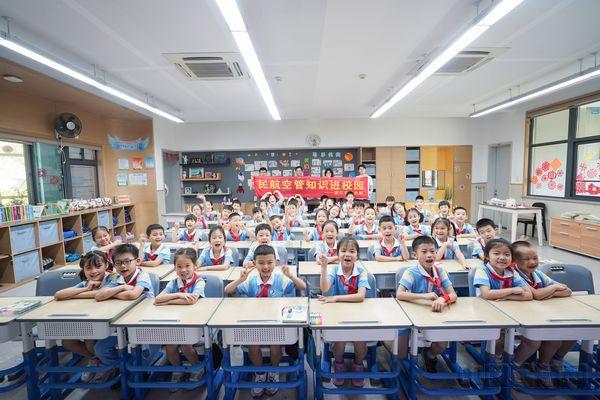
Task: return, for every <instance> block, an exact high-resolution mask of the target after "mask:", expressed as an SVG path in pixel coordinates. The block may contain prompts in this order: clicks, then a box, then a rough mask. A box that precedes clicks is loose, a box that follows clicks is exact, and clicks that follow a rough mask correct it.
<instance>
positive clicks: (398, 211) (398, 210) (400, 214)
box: [391, 201, 406, 226]
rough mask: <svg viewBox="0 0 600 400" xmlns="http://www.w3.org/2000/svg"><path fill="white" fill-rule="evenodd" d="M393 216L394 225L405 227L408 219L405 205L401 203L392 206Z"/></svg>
mask: <svg viewBox="0 0 600 400" xmlns="http://www.w3.org/2000/svg"><path fill="white" fill-rule="evenodd" d="M391 216H392V218H394V223H395V224H396V226H404V218H405V217H406V210H405V209H404V204H402V203H400V202H399V201H397V202H395V203H394V205H393V206H392V212H391Z"/></svg>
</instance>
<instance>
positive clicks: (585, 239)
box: [550, 218, 600, 258]
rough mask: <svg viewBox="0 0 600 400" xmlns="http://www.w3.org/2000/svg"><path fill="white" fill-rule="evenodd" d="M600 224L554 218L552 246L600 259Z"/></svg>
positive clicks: (551, 230) (551, 236)
mask: <svg viewBox="0 0 600 400" xmlns="http://www.w3.org/2000/svg"><path fill="white" fill-rule="evenodd" d="M599 233H600V224H594V223H590V222H583V221H575V220H572V219H568V218H552V219H551V224H550V245H551V246H553V247H559V248H561V249H565V250H570V251H574V252H577V253H580V254H583V255H587V256H590V257H596V258H600V235H599Z"/></svg>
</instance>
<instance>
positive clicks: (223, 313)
mask: <svg viewBox="0 0 600 400" xmlns="http://www.w3.org/2000/svg"><path fill="white" fill-rule="evenodd" d="M286 306H303V307H305V308H306V313H305V317H306V319H305V320H304V321H300V322H282V321H281V315H282V310H283V308H284V307H286ZM208 326H209V327H210V328H211V329H221V330H222V332H223V349H224V352H223V353H224V354H223V364H222V368H223V370H224V371H225V377H224V379H223V386H225V399H227V400H230V399H233V398H234V397H235V392H236V390H237V389H240V388H252V387H257V386H258V387H279V388H294V387H297V388H298V391H299V392H298V398H299V399H305V398H306V376H305V371H304V343H303V341H304V338H303V334H302V329H303V328H304V327H306V326H308V299H307V298H306V297H262V298H256V297H251V298H248V297H226V298H224V299H223V301H222V302H221V304H220V305H219V306H218V308H217V310H216V311H215V312H214V314H213V316H212V317H211V318H210V320H209V321H208ZM296 342H298V347H299V349H298V359H297V360H296V361H293V360H289V359H286V358H284V362H286V361H287V362H288V363H289V366H278V367H271V366H262V367H257V366H253V365H245V366H232V365H231V356H230V347H231V346H243V345H293V344H295V343H296ZM252 372H283V373H286V375H287V381H286V382H279V383H269V382H265V383H262V384H261V383H254V382H252ZM248 373H250V376H248Z"/></svg>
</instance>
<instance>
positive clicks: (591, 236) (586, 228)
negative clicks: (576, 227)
mask: <svg viewBox="0 0 600 400" xmlns="http://www.w3.org/2000/svg"><path fill="white" fill-rule="evenodd" d="M580 229H581V240H586V239H588V241H589V242H591V243H595V244H596V245H597V246H600V225H591V224H581V227H580Z"/></svg>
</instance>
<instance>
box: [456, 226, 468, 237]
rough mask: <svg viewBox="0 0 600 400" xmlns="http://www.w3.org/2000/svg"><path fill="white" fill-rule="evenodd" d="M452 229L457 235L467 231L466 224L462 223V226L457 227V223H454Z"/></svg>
mask: <svg viewBox="0 0 600 400" xmlns="http://www.w3.org/2000/svg"><path fill="white" fill-rule="evenodd" d="M454 230H455V231H456V234H457V235H464V234H465V233H467V224H465V225H464V228H462V229H461V228H459V227H458V225H454Z"/></svg>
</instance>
